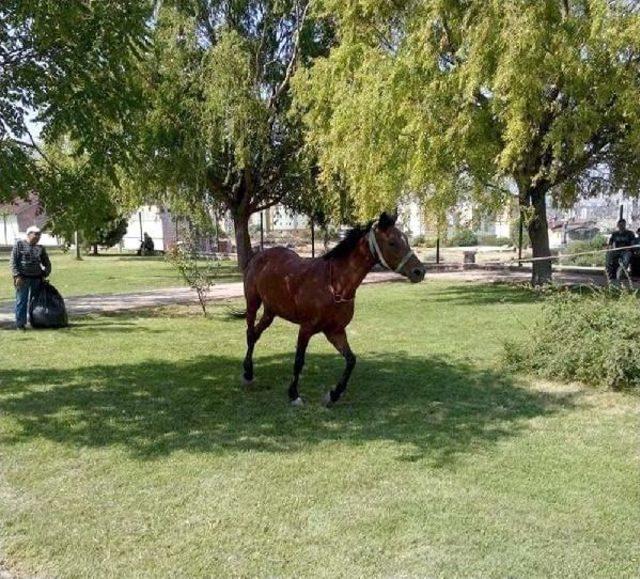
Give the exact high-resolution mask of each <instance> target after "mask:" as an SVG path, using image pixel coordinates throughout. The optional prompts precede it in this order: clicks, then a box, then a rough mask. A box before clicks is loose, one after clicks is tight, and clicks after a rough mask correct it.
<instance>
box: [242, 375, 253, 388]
mask: <svg viewBox="0 0 640 579" xmlns="http://www.w3.org/2000/svg"><path fill="white" fill-rule="evenodd" d="M241 380H242V385H243V386H251V384H253V378H251V380H249V379H248V378H245V377H244V376H242V378H241Z"/></svg>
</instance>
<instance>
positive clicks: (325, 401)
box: [322, 390, 335, 408]
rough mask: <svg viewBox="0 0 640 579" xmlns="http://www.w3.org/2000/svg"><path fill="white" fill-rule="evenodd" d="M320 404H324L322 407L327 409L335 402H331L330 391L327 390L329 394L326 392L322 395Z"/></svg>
mask: <svg viewBox="0 0 640 579" xmlns="http://www.w3.org/2000/svg"><path fill="white" fill-rule="evenodd" d="M322 404H324V406H326V407H327V408H329V407H330V406H333V405H334V404H335V402H334V401H333V400H331V390H329V392H327V393H326V394H325V395H324V398H323V399H322Z"/></svg>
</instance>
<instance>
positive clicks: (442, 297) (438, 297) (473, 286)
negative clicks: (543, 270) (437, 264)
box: [425, 281, 544, 306]
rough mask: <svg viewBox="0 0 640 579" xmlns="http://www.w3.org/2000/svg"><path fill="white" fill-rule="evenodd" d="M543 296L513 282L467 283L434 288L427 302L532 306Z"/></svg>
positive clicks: (528, 287)
mask: <svg viewBox="0 0 640 579" xmlns="http://www.w3.org/2000/svg"><path fill="white" fill-rule="evenodd" d="M542 299H544V298H543V296H542V295H541V294H540V293H538V292H537V291H536V290H534V289H532V288H531V287H530V286H527V285H526V284H522V283H519V284H518V283H513V282H508V281H506V282H493V283H478V282H467V283H457V284H455V285H448V286H446V287H443V288H433V289H432V291H430V292H429V296H428V297H426V298H425V300H427V301H430V302H434V301H435V302H447V303H455V304H463V305H470V306H482V305H487V304H497V303H509V304H530V303H535V302H539V301H541V300H542Z"/></svg>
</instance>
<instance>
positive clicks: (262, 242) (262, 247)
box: [260, 211, 264, 251]
mask: <svg viewBox="0 0 640 579" xmlns="http://www.w3.org/2000/svg"><path fill="white" fill-rule="evenodd" d="M263 249H264V211H260V251H262V250H263Z"/></svg>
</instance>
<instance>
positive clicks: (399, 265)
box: [367, 213, 425, 283]
mask: <svg viewBox="0 0 640 579" xmlns="http://www.w3.org/2000/svg"><path fill="white" fill-rule="evenodd" d="M396 219H397V215H388V214H387V213H382V215H380V218H379V219H378V221H377V223H376V224H375V225H373V226H372V227H371V230H370V231H369V233H368V234H367V236H368V242H369V249H371V253H372V254H373V255H374V257H376V258H377V259H378V260H379V261H380V263H381V264H382V265H383V266H385V267H386V268H388V269H391V270H393V271H396V272H398V273H400V274H402V275H404V276H405V277H407V278H409V281H411V282H412V283H417V282H421V281H422V280H423V279H424V274H425V267H424V265H423V264H422V262H421V261H420V260H419V259H418V258H417V257H416V254H415V253H413V251H412V250H411V247H410V246H409V240H408V239H407V236H406V235H405V234H404V233H402V231H400V230H399V229H398V228H397V227H396Z"/></svg>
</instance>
